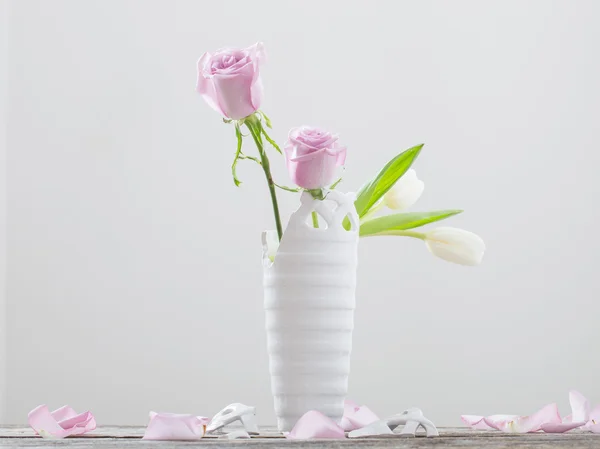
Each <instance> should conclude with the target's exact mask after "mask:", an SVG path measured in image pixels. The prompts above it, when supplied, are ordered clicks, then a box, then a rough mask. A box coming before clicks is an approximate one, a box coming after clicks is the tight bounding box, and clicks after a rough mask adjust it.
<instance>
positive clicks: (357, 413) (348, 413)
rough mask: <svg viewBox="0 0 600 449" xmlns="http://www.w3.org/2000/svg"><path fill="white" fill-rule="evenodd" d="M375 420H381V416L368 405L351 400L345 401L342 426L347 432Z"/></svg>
mask: <svg viewBox="0 0 600 449" xmlns="http://www.w3.org/2000/svg"><path fill="white" fill-rule="evenodd" d="M375 421H379V417H378V416H377V415H376V414H375V413H373V412H372V411H371V409H370V408H368V407H367V406H365V405H361V406H359V405H357V404H356V403H355V402H353V401H349V400H347V401H345V402H344V416H343V417H342V423H341V427H342V429H343V430H345V431H346V432H350V431H352V430H356V429H360V428H361V427H365V426H368V425H369V424H371V423H374V422H375Z"/></svg>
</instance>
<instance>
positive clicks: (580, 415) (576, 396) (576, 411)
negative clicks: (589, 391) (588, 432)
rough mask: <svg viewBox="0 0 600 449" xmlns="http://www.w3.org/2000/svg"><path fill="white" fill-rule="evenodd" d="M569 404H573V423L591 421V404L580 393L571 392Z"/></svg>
mask: <svg viewBox="0 0 600 449" xmlns="http://www.w3.org/2000/svg"><path fill="white" fill-rule="evenodd" d="M569 403H570V404H571V415H572V417H571V421H573V422H584V423H585V422H587V421H588V420H589V419H590V403H589V402H588V400H587V399H586V398H585V396H584V395H582V394H581V393H580V392H579V391H576V390H571V391H569Z"/></svg>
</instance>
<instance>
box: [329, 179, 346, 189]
mask: <svg viewBox="0 0 600 449" xmlns="http://www.w3.org/2000/svg"><path fill="white" fill-rule="evenodd" d="M342 179H343V178H341V177H340V178H338V179H337V181H335V182H334V183H333V184H331V185H330V186H329V190H333V189H335V188H336V187H337V186H338V184H339V183H340V182H342Z"/></svg>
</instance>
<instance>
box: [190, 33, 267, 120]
mask: <svg viewBox="0 0 600 449" xmlns="http://www.w3.org/2000/svg"><path fill="white" fill-rule="evenodd" d="M264 58H265V52H264V48H263V44H262V43H261V42H258V43H256V44H254V45H253V46H251V47H248V48H245V49H231V48H226V49H221V50H217V51H216V52H215V53H209V52H207V53H204V54H203V55H202V57H201V58H200V59H199V60H198V84H197V86H196V90H197V91H198V92H200V94H202V97H203V98H204V100H206V102H207V103H208V104H209V105H210V106H211V107H212V108H213V109H215V110H216V111H217V112H220V113H221V114H223V115H224V116H225V117H227V118H230V119H234V120H239V119H242V118H244V117H247V116H249V115H250V114H253V113H254V112H256V110H257V109H258V108H259V107H260V103H261V101H262V93H263V87H262V83H261V81H260V77H259V72H258V67H259V65H260V62H261V61H262V60H264Z"/></svg>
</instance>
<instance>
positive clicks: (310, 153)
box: [285, 126, 346, 190]
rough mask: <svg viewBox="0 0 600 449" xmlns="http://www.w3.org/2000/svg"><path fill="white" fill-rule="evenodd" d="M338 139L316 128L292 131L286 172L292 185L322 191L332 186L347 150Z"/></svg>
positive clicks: (289, 136)
mask: <svg viewBox="0 0 600 449" xmlns="http://www.w3.org/2000/svg"><path fill="white" fill-rule="evenodd" d="M337 140H338V136H337V135H335V134H331V133H329V132H327V131H323V130H320V129H317V128H310V127H308V126H302V127H300V128H293V129H291V130H290V133H289V135H288V141H287V142H286V144H285V157H286V160H287V168H288V171H289V173H290V177H291V178H292V181H293V182H294V183H295V184H296V185H298V186H300V187H303V188H305V189H308V190H312V189H320V188H322V187H325V186H327V185H328V184H330V183H331V182H332V181H333V179H334V178H335V175H336V167H339V166H342V165H344V161H345V160H346V147H343V146H341V145H340V144H339V143H338V141H337Z"/></svg>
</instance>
